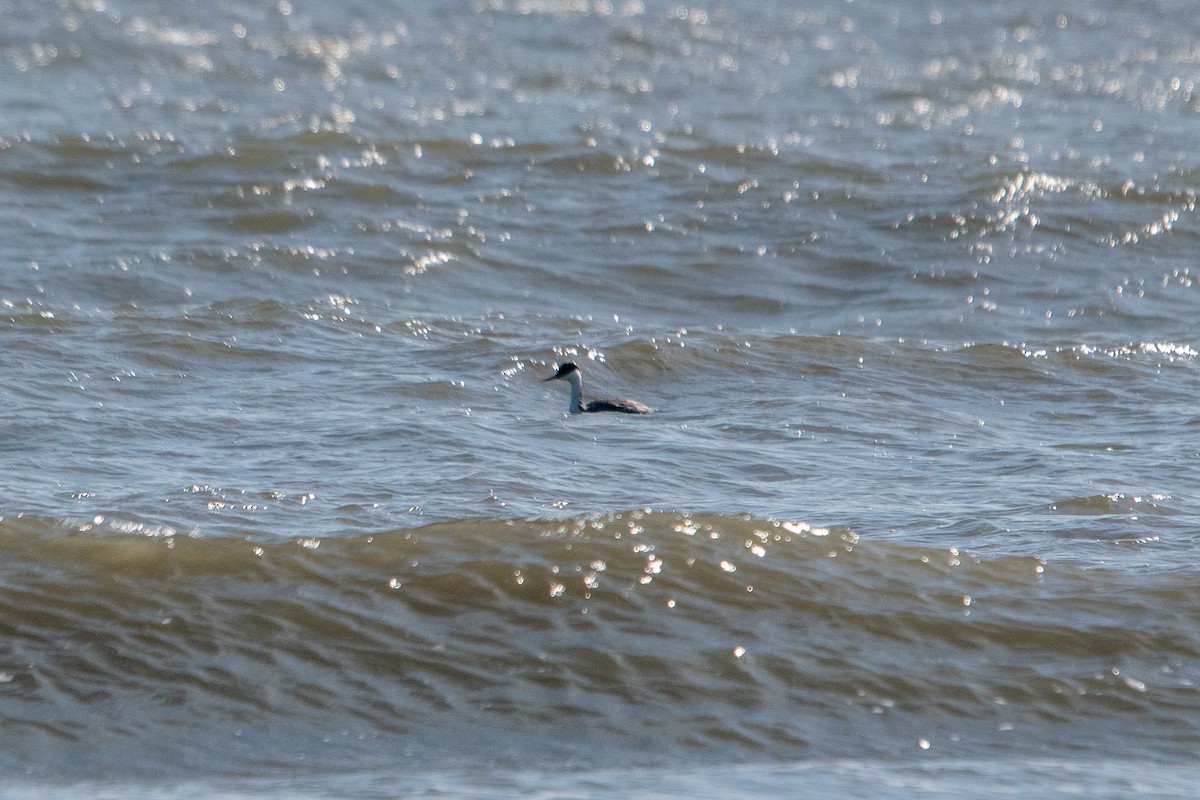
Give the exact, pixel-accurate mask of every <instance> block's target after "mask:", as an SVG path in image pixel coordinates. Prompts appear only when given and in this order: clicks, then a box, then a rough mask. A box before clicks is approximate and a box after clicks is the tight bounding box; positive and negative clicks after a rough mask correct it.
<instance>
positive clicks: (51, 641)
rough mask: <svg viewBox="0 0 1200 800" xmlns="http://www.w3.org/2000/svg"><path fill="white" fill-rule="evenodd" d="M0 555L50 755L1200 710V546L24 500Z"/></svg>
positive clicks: (364, 749)
mask: <svg viewBox="0 0 1200 800" xmlns="http://www.w3.org/2000/svg"><path fill="white" fill-rule="evenodd" d="M0 563H2V564H3V567H2V568H0V620H2V621H0V631H2V634H3V636H2V638H0V697H2V698H3V707H4V709H5V717H6V725H5V726H4V734H2V735H0V738H2V740H3V741H4V744H5V747H4V752H5V753H6V755H5V756H4V759H5V760H6V761H9V763H10V764H11V765H12V766H14V767H15V766H16V765H17V764H31V763H32V764H40V765H42V767H43V768H44V769H46V770H47V771H49V772H50V773H53V772H54V771H55V770H57V769H59V768H63V767H64V765H67V764H71V765H73V766H71V767H70V768H69V770H68V772H69V773H72V774H85V775H86V774H97V773H99V774H104V773H105V770H106V769H109V768H111V765H112V764H113V763H117V761H116V760H117V758H118V754H119V752H123V751H127V750H128V749H129V748H130V746H131V744H132V745H134V746H135V749H136V751H137V753H138V754H139V755H138V757H137V758H134V759H133V764H132V766H131V767H130V773H129V774H137V773H138V772H139V771H145V772H147V773H154V772H156V771H157V770H159V769H161V765H162V763H163V762H162V759H163V758H165V757H166V754H167V753H169V752H175V753H178V752H186V753H188V754H189V756H188V757H187V758H184V759H182V760H181V759H179V758H178V757H172V758H170V759H168V761H167V762H166V763H171V764H173V765H175V767H176V768H177V769H178V770H180V772H181V773H187V772H189V771H195V770H200V771H203V770H204V769H207V768H208V767H209V766H210V764H211V761H210V759H213V758H216V759H220V763H222V764H223V765H225V767H226V768H229V769H234V770H236V769H238V768H239V765H240V767H242V768H247V767H249V766H250V765H251V764H258V765H260V766H261V764H262V762H263V761H264V760H266V761H272V762H273V763H275V764H276V765H277V766H278V765H284V764H287V763H306V764H308V765H310V766H312V765H318V766H319V765H322V764H324V765H325V766H326V767H330V768H332V767H335V766H336V767H338V768H347V767H353V766H355V765H357V766H363V765H370V764H377V763H380V759H383V758H386V757H387V755H388V754H389V753H394V752H396V751H397V750H402V751H404V752H407V753H409V754H413V753H417V752H419V753H421V754H422V756H423V757H428V758H436V757H438V756H439V755H440V757H453V758H457V757H463V756H473V757H483V758H487V759H492V760H495V759H500V760H503V759H505V758H507V757H510V756H511V757H514V758H515V757H516V754H517V753H518V752H526V753H528V752H536V753H540V754H541V755H540V758H544V759H546V760H547V761H546V763H549V762H554V763H574V764H591V765H597V764H600V765H603V764H612V763H616V762H623V761H625V760H628V759H631V758H632V759H633V760H634V761H637V760H638V759H639V757H638V756H636V755H634V754H637V753H653V754H654V756H653V758H663V759H679V758H683V759H685V760H686V759H687V758H690V757H696V756H697V755H698V754H700V753H703V752H713V751H719V752H721V753H723V754H725V755H724V757H726V758H728V759H730V760H735V761H736V760H745V759H747V758H761V757H763V756H764V755H765V754H768V753H769V754H771V757H772V758H806V757H822V756H825V757H832V756H836V755H837V754H841V753H846V752H855V753H859V754H865V755H874V756H879V757H881V756H885V755H888V754H894V753H895V752H898V751H904V750H907V748H909V747H911V746H912V742H913V741H915V739H916V738H917V736H918V734H920V736H921V737H923V738H925V739H926V740H931V741H934V742H936V744H937V746H938V747H939V748H941V749H942V752H943V753H946V754H948V755H957V756H964V757H969V756H972V755H978V754H981V753H985V752H986V753H989V754H990V755H993V756H995V755H997V754H1003V753H1009V754H1010V755H1012V754H1021V753H1026V754H1028V753H1030V752H1041V748H1047V747H1049V748H1052V749H1053V748H1055V747H1059V746H1060V745H1059V744H1058V742H1061V741H1063V739H1062V736H1063V734H1064V732H1065V731H1073V730H1074V731H1075V733H1074V734H1072V735H1071V736H1070V737H1069V738H1070V740H1071V741H1075V742H1077V743H1078V742H1091V744H1089V745H1087V746H1088V747H1095V748H1096V749H1097V750H1100V749H1103V748H1106V747H1111V746H1116V745H1117V744H1118V743H1120V746H1121V747H1122V748H1124V751H1125V752H1126V753H1127V754H1132V753H1135V752H1145V753H1153V754H1154V755H1155V757H1157V758H1171V757H1173V754H1174V755H1178V756H1180V757H1183V753H1184V752H1185V751H1186V752H1191V751H1192V750H1193V749H1194V747H1195V746H1196V744H1197V743H1198V740H1200V735H1191V734H1188V733H1187V731H1188V730H1190V724H1189V723H1188V720H1190V719H1194V718H1195V715H1196V713H1197V711H1200V704H1198V703H1197V702H1196V699H1195V696H1194V692H1193V691H1192V690H1191V688H1190V686H1191V685H1192V683H1193V682H1194V681H1195V680H1196V678H1197V676H1196V675H1195V674H1194V673H1195V672H1196V670H1195V667H1194V664H1195V663H1196V657H1197V655H1200V638H1197V636H1196V633H1195V631H1196V630H1198V629H1200V626H1198V625H1197V623H1198V622H1200V619H1197V615H1196V613H1195V609H1196V608H1200V603H1197V600H1200V597H1198V596H1197V590H1196V589H1195V585H1194V576H1193V575H1191V574H1180V573H1177V572H1169V571H1168V572H1163V571H1157V572H1143V573H1138V572H1131V571H1128V570H1124V571H1119V570H1106V569H1103V568H1085V567H1084V566H1080V565H1073V564H1070V563H1065V564H1060V563H1056V562H1046V561H1044V560H1040V559H1037V558H1031V557H983V556H978V555H972V554H971V553H969V552H964V551H960V550H955V549H935V548H924V547H917V546H912V545H905V544H901V543H897V542H894V541H887V540H878V541H871V540H864V539H862V538H860V537H859V536H858V535H857V534H856V533H855V532H854V531H852V530H850V529H847V528H844V527H838V526H832V527H828V528H823V527H818V526H812V525H809V524H806V523H801V522H791V521H783V520H767V519H756V518H753V517H745V516H725V515H687V514H681V513H655V512H650V511H646V510H634V511H628V512H621V513H614V514H607V515H599V516H587V517H579V518H567V519H562V520H508V521H494V520H492V521H489V520H465V521H458V522H451V523H444V524H438V525H431V526H427V527H421V528H412V529H403V530H393V531H387V532H381V533H374V534H363V535H359V536H353V537H338V538H324V539H317V538H304V537H298V538H295V539H291V540H287V541H278V540H274V541H263V540H253V539H251V540H247V539H240V538H233V537H226V538H210V537H204V536H198V535H194V534H192V535H188V534H181V533H178V532H175V531H172V530H170V529H164V528H161V527H158V528H156V527H153V526H142V527H139V526H137V525H136V524H126V525H124V526H122V525H113V524H111V523H105V522H104V521H101V524H99V525H91V524H89V523H77V524H75V525H74V526H73V527H67V526H64V524H63V523H61V522H51V521H48V520H45V519H39V518H35V517H28V516H24V517H16V518H13V517H10V518H7V519H5V520H4V521H3V522H2V523H0ZM1082 728H1086V729H1087V730H1088V736H1086V737H1083V736H1080V735H1078V734H1079V731H1078V730H1076V729H1082ZM1131 728H1136V729H1137V730H1138V731H1139V738H1138V741H1136V742H1131V741H1129V739H1128V737H1127V736H1126V732H1127V731H1128V730H1129V729H1131ZM98 743H99V744H98ZM1076 746H1082V745H1076ZM180 748H182V749H180ZM47 753H49V754H50V755H49V756H47V755H46V754H47ZM264 754H266V755H264Z"/></svg>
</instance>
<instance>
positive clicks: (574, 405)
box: [567, 370, 583, 414]
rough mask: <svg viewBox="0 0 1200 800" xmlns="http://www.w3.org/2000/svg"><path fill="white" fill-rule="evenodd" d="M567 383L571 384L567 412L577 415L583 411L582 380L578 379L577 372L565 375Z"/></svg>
mask: <svg viewBox="0 0 1200 800" xmlns="http://www.w3.org/2000/svg"><path fill="white" fill-rule="evenodd" d="M567 383H569V384H571V400H570V405H569V406H567V412H568V413H571V414H579V413H580V412H582V411H583V378H581V377H580V375H579V370H575V371H573V372H569V373H567Z"/></svg>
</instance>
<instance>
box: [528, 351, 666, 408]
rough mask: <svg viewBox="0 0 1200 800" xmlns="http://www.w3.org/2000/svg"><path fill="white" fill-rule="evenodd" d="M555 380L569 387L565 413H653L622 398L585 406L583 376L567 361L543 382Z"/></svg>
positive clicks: (592, 402)
mask: <svg viewBox="0 0 1200 800" xmlns="http://www.w3.org/2000/svg"><path fill="white" fill-rule="evenodd" d="M556 380H562V381H566V382H567V383H569V384H570V385H571V400H570V402H569V404H568V405H567V411H568V412H569V413H571V414H585V413H594V412H598V411H615V412H616V413H618V414H652V413H654V409H653V408H651V407H650V406H648V405H646V404H645V403H639V402H638V401H637V400H626V399H624V398H612V399H607V400H593V401H591V402H590V403H586V404H585V403H584V402H583V375H582V374H581V373H580V372H579V367H577V366H575V365H574V364H572V363H571V362H569V361H568V362H567V363H565V364H562V365H561V366H559V368H558V371H557V372H555V373H554V374H553V375H551V376H550V377H549V378H546V379H545V381H556ZM545 381H543V383H544V382H545Z"/></svg>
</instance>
